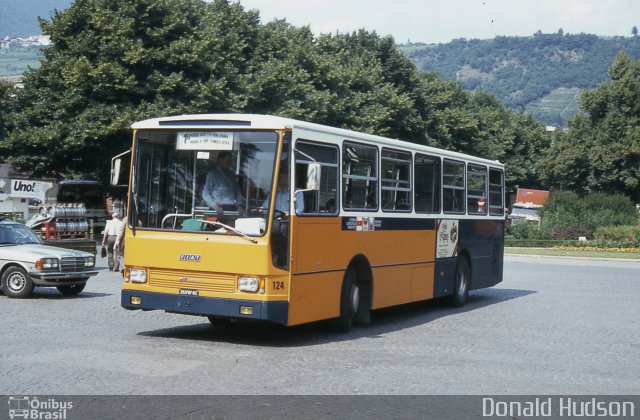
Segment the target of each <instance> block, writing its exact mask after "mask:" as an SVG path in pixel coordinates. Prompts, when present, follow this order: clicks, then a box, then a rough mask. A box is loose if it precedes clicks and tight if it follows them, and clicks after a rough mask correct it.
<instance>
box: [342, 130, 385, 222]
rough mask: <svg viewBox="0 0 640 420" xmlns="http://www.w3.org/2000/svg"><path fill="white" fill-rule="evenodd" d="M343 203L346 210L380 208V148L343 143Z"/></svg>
mask: <svg viewBox="0 0 640 420" xmlns="http://www.w3.org/2000/svg"><path fill="white" fill-rule="evenodd" d="M342 193H343V201H342V205H343V207H344V209H345V210H369V211H372V210H377V209H378V199H377V197H378V148H377V147H375V146H365V145H362V144H357V143H347V142H345V143H344V144H343V145H342Z"/></svg>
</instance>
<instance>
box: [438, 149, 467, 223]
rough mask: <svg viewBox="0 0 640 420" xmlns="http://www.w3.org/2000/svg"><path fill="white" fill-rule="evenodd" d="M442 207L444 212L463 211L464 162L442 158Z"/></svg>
mask: <svg viewBox="0 0 640 420" xmlns="http://www.w3.org/2000/svg"><path fill="white" fill-rule="evenodd" d="M442 209H443V210H444V212H445V213H457V214H464V213H465V172H464V162H458V161H453V160H449V159H445V160H444V164H443V167H442Z"/></svg>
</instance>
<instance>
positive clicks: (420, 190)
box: [414, 154, 440, 213]
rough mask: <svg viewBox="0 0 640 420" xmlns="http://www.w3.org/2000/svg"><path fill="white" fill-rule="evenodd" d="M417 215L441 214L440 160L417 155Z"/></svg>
mask: <svg viewBox="0 0 640 420" xmlns="http://www.w3.org/2000/svg"><path fill="white" fill-rule="evenodd" d="M414 179H415V181H414V189H415V197H414V200H415V203H416V204H415V206H416V213H440V158H438V157H435V156H427V155H422V154H416V157H415V176H414Z"/></svg>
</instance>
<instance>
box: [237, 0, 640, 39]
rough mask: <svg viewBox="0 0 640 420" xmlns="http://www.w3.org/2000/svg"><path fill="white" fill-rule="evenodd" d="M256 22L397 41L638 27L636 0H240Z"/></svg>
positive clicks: (615, 31)
mask: <svg viewBox="0 0 640 420" xmlns="http://www.w3.org/2000/svg"><path fill="white" fill-rule="evenodd" d="M239 1H240V4H242V6H243V7H244V8H245V9H257V10H259V11H260V17H261V21H262V22H263V23H266V22H268V21H271V20H273V19H276V18H278V19H282V18H285V19H286V20H287V21H288V22H289V23H291V24H293V25H294V26H304V25H309V26H310V27H311V30H312V31H313V32H314V33H316V34H320V33H327V32H329V33H335V32H336V31H339V32H351V31H354V30H357V29H360V28H365V29H367V30H368V31H371V32H373V31H375V32H376V33H378V34H379V35H382V36H385V35H391V36H393V37H394V39H395V41H396V42H397V43H406V42H408V41H411V42H414V43H415V42H424V43H427V44H432V43H433V44H436V43H446V42H449V41H451V40H452V39H456V38H466V39H474V38H477V39H491V38H494V37H495V36H497V35H504V36H531V35H533V34H534V33H535V32H537V31H538V30H540V31H542V32H543V33H556V32H558V30H559V29H562V30H563V31H564V33H565V34H566V33H573V34H578V33H582V32H584V33H589V34H595V35H599V36H613V35H622V36H630V35H631V29H632V28H633V26H637V27H638V28H640V0H239Z"/></svg>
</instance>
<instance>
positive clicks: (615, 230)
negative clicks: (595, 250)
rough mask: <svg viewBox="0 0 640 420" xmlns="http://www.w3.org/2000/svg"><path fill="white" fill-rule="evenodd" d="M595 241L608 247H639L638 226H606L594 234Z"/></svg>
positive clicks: (639, 229)
mask: <svg viewBox="0 0 640 420" xmlns="http://www.w3.org/2000/svg"><path fill="white" fill-rule="evenodd" d="M594 236H595V240H596V241H598V242H599V243H605V244H609V246H620V247H640V226H638V225H634V226H606V227H602V228H599V229H597V230H596V231H595V233H594Z"/></svg>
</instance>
